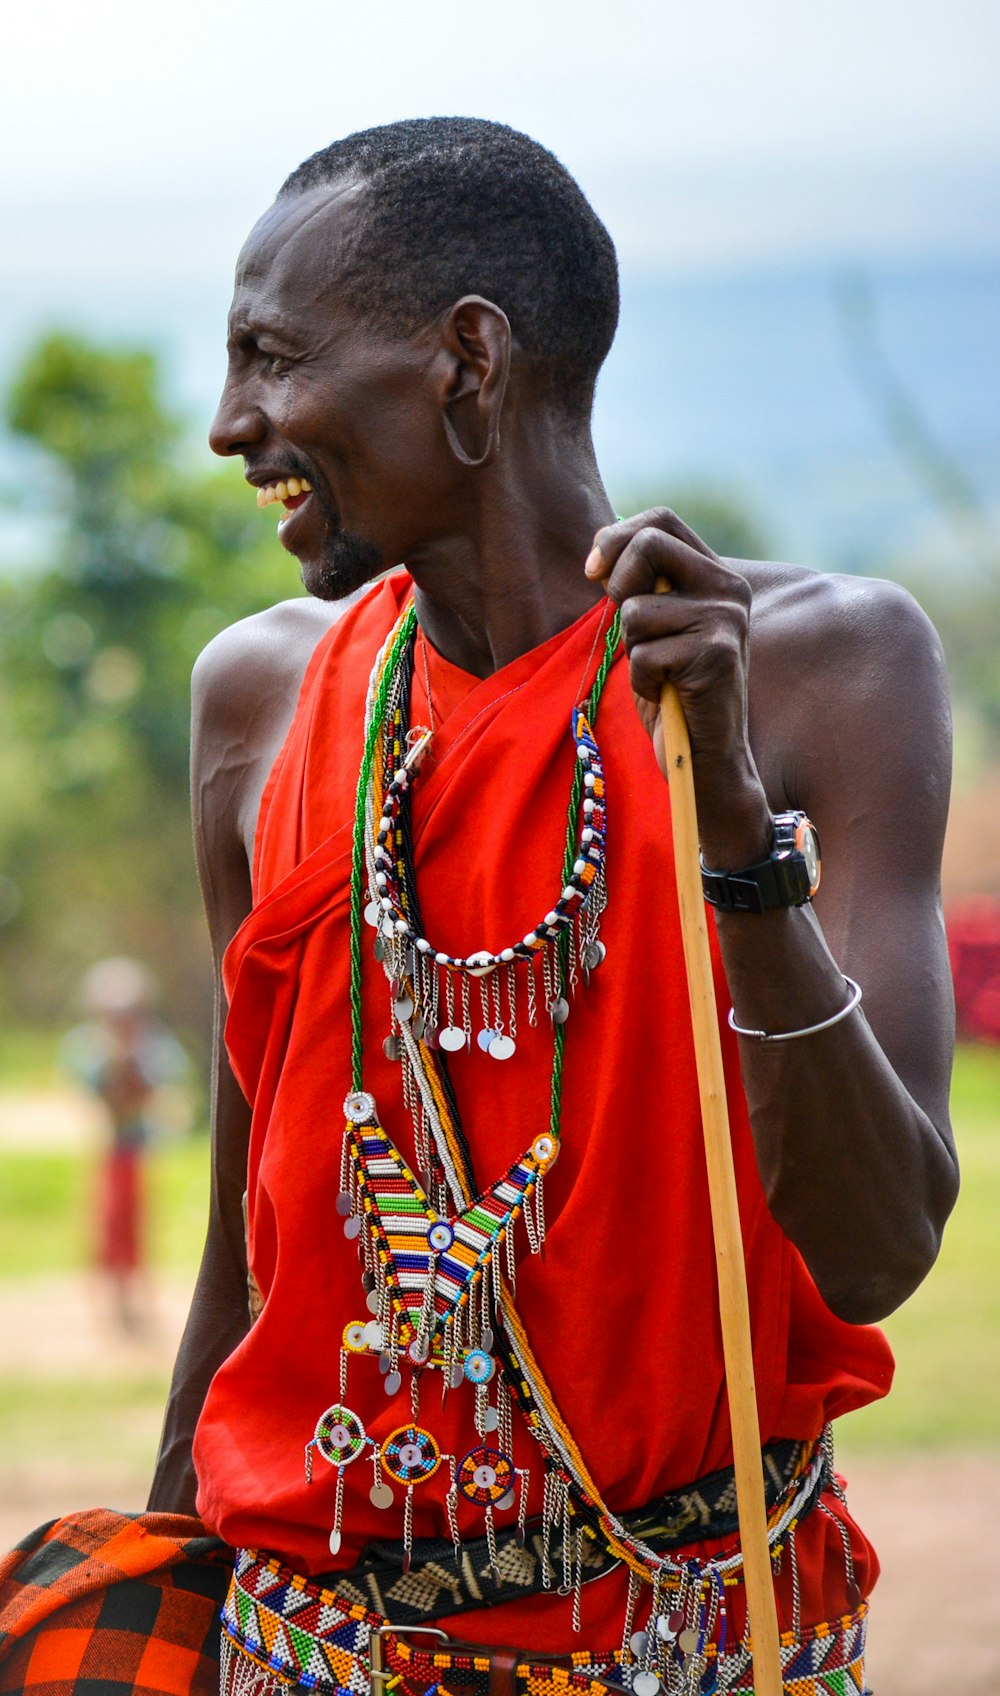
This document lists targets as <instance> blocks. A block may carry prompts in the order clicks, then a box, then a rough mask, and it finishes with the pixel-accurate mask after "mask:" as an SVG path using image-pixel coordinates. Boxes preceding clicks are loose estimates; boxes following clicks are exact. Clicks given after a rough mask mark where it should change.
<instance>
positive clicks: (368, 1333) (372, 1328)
mask: <svg viewBox="0 0 1000 1696" xmlns="http://www.w3.org/2000/svg"><path fill="white" fill-rule="evenodd" d="M364 1337H365V1342H366V1344H367V1345H368V1347H369V1348H370V1349H380V1348H381V1347H382V1327H381V1325H380V1324H379V1322H378V1320H377V1319H369V1321H368V1323H367V1325H366V1326H365V1331H364Z"/></svg>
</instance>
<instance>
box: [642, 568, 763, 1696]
mask: <svg viewBox="0 0 1000 1696" xmlns="http://www.w3.org/2000/svg"><path fill="white" fill-rule="evenodd" d="M656 587H657V591H658V592H659V593H664V592H665V591H666V590H667V589H668V588H669V585H668V584H667V583H666V582H665V581H664V580H663V579H660V581H659V582H658V583H657V585H656ZM660 723H661V726H662V729H663V751H664V756H665V760H666V766H667V780H668V783H669V785H670V822H671V829H672V831H673V839H674V867H675V872H676V876H677V903H678V907H679V909H680V920H681V936H682V938H683V942H684V963H685V966H686V968H687V980H688V995H689V997H690V1002H691V1024H692V1027H693V1030H694V1051H695V1061H696V1064H697V1069H698V1092H699V1095H700V1097H701V1118H702V1126H703V1129H704V1134H705V1157H706V1161H707V1164H708V1192H709V1199H710V1202H711V1210H712V1235H713V1237H714V1239H715V1264H716V1270H717V1272H718V1278H719V1317H720V1319H721V1322H722V1353H723V1359H724V1361H725V1367H726V1387H727V1392H728V1395H729V1418H730V1423H731V1425H732V1429H733V1463H734V1467H735V1471H736V1505H737V1511H738V1513H739V1521H740V1544H741V1548H742V1551H743V1577H744V1586H745V1591H746V1599H747V1610H748V1613H749V1618H750V1630H751V1633H752V1637H753V1671H754V1690H755V1691H756V1693H757V1696H782V1682H781V1654H780V1651H779V1640H778V1616H777V1612H776V1609H775V1604H774V1584H773V1582H772V1578H771V1555H770V1550H769V1548H768V1543H767V1515H766V1512H765V1508H764V1472H763V1466H762V1464H761V1454H760V1424H759V1422H758V1419H757V1397H756V1393H755V1390H754V1378H753V1354H752V1351H751V1345H750V1307H749V1303H748V1301H747V1279H746V1267H745V1266H744V1263H743V1238H742V1236H741V1233H740V1214H739V1204H738V1202H737V1199H736V1173H735V1170H734V1167H733V1147H732V1141H731V1139H730V1134H729V1113H728V1110H727V1106H726V1080H725V1075H724V1073H723V1069H722V1046H721V1044H720V1042H719V1019H718V1013H717V1010H716V1005H715V984H714V981H713V978H712V958H711V954H710V952H709V946H708V927H707V924H706V921H705V901H704V896H703V895H702V888H701V864H700V858H699V847H698V816H697V812H696V810H695V798H694V775H693V772H692V770H691V743H690V740H689V738H688V730H687V724H686V722H685V719H684V709H683V708H682V706H681V703H680V698H679V696H678V694H677V690H676V689H675V688H674V687H673V684H671V683H665V684H664V686H663V689H662V691H661V694H660Z"/></svg>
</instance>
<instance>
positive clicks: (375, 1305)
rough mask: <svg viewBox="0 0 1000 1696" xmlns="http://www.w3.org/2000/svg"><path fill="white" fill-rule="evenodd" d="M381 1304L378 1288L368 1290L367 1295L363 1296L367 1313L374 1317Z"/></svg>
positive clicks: (376, 1316)
mask: <svg viewBox="0 0 1000 1696" xmlns="http://www.w3.org/2000/svg"><path fill="white" fill-rule="evenodd" d="M381 1305H382V1298H381V1296H380V1295H379V1293H378V1290H369V1291H368V1294H367V1296H366V1297H365V1306H366V1307H367V1309H368V1311H369V1313H370V1314H372V1315H373V1316H374V1317H375V1318H376V1319H377V1318H378V1310H379V1308H380V1307H381Z"/></svg>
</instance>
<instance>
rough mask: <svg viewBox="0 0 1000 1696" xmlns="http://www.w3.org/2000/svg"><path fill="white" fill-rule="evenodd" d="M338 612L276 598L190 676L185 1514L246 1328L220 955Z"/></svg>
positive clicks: (174, 1506)
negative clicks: (203, 1161)
mask: <svg viewBox="0 0 1000 1696" xmlns="http://www.w3.org/2000/svg"><path fill="white" fill-rule="evenodd" d="M342 610H343V603H340V604H338V605H335V606H334V605H329V604H323V603H320V602H316V601H310V600H296V601H287V602H283V603H282V604H281V605H280V606H277V607H272V608H270V609H269V611H268V612H266V613H260V614H258V615H256V616H255V617H254V618H249V619H245V620H244V621H243V623H242V624H238V625H234V626H233V627H232V629H230V630H226V631H223V633H222V635H221V636H218V637H216V639H215V641H214V642H212V643H210V644H209V646H208V648H206V650H205V652H204V653H203V654H202V655H201V658H200V659H199V661H198V663H197V665H196V666H195V671H194V677H193V680H192V721H191V807H192V816H193V822H194V841H195V854H196V858H197V862H198V876H199V878H200V881H201V889H202V896H203V898H204V902H205V913H206V917H207V919H208V928H209V935H210V937H211V943H212V954H213V958H214V961H215V1028H214V1038H213V1060H212V1181H211V1195H210V1201H209V1218H208V1232H207V1235H206V1239H205V1250H204V1254H203V1256H202V1262H201V1269H200V1271H199V1273H198V1281H197V1284H196V1286H195V1292H194V1299H193V1301H192V1304H191V1312H190V1315H189V1317H188V1322H187V1326H186V1327H185V1331H184V1336H183V1338H182V1339H181V1346H180V1350H179V1352H178V1356H177V1364H176V1366H175V1367H174V1375H173V1380H172V1383H171V1387H170V1395H169V1399H168V1402H167V1411H166V1418H165V1421H164V1427H163V1437H162V1439H161V1443H160V1453H159V1457H158V1460H157V1465H156V1473H155V1476H154V1479H153V1486H152V1491H151V1494H150V1499H149V1505H150V1507H151V1508H153V1509H158V1510H161V1511H166V1512H180V1513H193V1512H194V1500H195V1493H196V1489H197V1481H196V1479H195V1473H194V1465H193V1462H192V1459H191V1444H192V1441H193V1438H194V1432H195V1426H196V1425H197V1423H198V1418H199V1415H200V1413H201V1409H202V1405H203V1403H204V1400H205V1396H206V1394H207V1391H208V1387H209V1384H210V1383H211V1381H212V1378H213V1377H214V1375H215V1373H216V1372H217V1371H218V1369H219V1367H220V1366H221V1365H222V1363H223V1361H224V1360H226V1359H227V1357H228V1356H229V1355H230V1354H231V1353H232V1351H233V1349H235V1348H236V1347H237V1345H238V1344H239V1343H240V1342H241V1341H242V1339H243V1338H244V1337H245V1335H246V1333H247V1329H248V1327H249V1309H248V1302H247V1262H246V1239H245V1234H244V1225H243V1194H244V1191H245V1189H246V1181H247V1155H248V1150H249V1142H250V1108H249V1107H248V1105H247V1102H246V1100H245V1099H244V1096H243V1092H242V1091H241V1089H240V1087H239V1085H238V1083H237V1082H236V1079H235V1077H234V1076H233V1073H232V1069H231V1067H230V1065H229V1058H228V1055H227V1053H226V1045H225V1041H224V1038H223V1032H224V1028H225V1021H226V1013H227V1007H226V998H225V992H224V990H223V987H222V958H223V955H224V954H225V951H226V949H227V947H228V946H229V943H230V942H231V940H232V938H233V937H234V936H235V934H236V932H237V930H238V929H239V927H240V925H241V924H242V922H243V920H244V919H245V917H246V915H247V914H248V913H249V911H250V906H251V882H250V863H251V859H252V856H253V843H254V835H255V831H256V825H257V814H258V811H259V808H260V798H261V793H262V791H263V787H264V783H265V781H266V778H267V774H268V772H269V771H270V769H271V765H272V763H273V761H274V759H275V757H276V755H277V753H278V751H279V749H280V747H281V744H282V742H283V741H284V738H285V735H286V733H287V730H288V726H289V724H290V722H291V719H292V714H293V712H294V709H295V702H296V699H297V697H298V692H299V687H300V684H301V681H302V676H303V673H304V672H305V668H306V665H307V663H308V660H309V656H310V654H311V653H312V651H313V649H314V647H315V645H316V643H317V641H318V640H319V639H320V637H321V636H322V635H323V634H324V632H325V631H326V630H327V629H328V628H329V626H330V624H331V622H332V621H333V620H335V619H336V618H337V617H338V616H339V615H340V612H341V611H342Z"/></svg>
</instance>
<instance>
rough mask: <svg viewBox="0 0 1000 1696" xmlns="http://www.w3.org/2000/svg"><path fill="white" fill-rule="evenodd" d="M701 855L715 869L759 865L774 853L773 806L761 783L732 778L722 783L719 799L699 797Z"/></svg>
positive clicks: (724, 869)
mask: <svg viewBox="0 0 1000 1696" xmlns="http://www.w3.org/2000/svg"><path fill="white" fill-rule="evenodd" d="M698 837H699V843H700V846H701V856H702V859H703V860H704V862H705V865H706V866H710V867H711V868H712V870H713V871H735V870H737V869H738V868H739V867H741V866H752V865H756V863H757V862H758V861H759V860H765V859H766V858H767V856H768V854H770V852H771V846H772V839H773V824H772V814H771V809H770V807H769V806H768V804H767V796H766V795H765V794H764V791H763V788H762V787H761V785H760V783H759V782H758V781H755V780H751V781H747V780H744V781H742V782H740V781H739V780H737V779H733V778H730V779H729V780H728V781H725V780H724V781H723V782H722V783H720V784H719V785H718V799H717V800H713V799H712V797H711V796H709V797H707V798H705V799H704V800H703V797H702V795H701V794H699V796H698Z"/></svg>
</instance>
